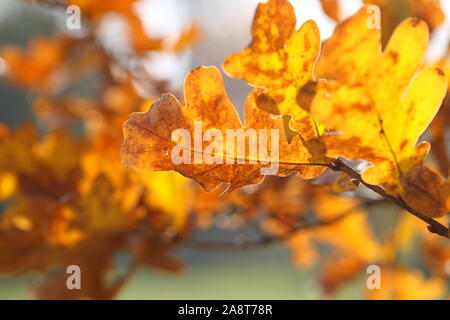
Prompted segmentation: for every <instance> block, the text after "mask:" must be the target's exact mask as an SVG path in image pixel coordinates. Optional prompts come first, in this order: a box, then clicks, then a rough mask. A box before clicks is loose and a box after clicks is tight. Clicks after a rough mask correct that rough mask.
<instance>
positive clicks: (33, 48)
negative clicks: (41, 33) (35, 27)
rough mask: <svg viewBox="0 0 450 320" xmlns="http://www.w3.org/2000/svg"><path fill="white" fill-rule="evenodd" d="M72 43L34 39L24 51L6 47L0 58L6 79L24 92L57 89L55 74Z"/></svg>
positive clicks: (65, 40) (71, 40)
mask: <svg viewBox="0 0 450 320" xmlns="http://www.w3.org/2000/svg"><path fill="white" fill-rule="evenodd" d="M74 43H75V39H73V38H68V37H60V38H54V39H53V38H45V37H37V38H34V39H33V40H32V41H31V43H30V45H29V48H28V49H27V50H26V51H24V50H22V49H19V48H17V47H14V46H5V47H3V48H2V50H1V51H0V57H1V58H3V59H4V60H5V62H6V65H7V77H8V79H9V80H10V81H11V82H13V83H14V84H16V85H18V86H21V87H25V88H38V89H42V90H53V89H55V88H56V87H57V86H58V80H59V79H58V78H57V77H56V75H55V71H56V69H57V68H58V67H60V66H61V64H62V63H63V61H64V59H65V57H66V55H67V53H68V50H69V49H70V47H71V46H72V45H73V44H74Z"/></svg>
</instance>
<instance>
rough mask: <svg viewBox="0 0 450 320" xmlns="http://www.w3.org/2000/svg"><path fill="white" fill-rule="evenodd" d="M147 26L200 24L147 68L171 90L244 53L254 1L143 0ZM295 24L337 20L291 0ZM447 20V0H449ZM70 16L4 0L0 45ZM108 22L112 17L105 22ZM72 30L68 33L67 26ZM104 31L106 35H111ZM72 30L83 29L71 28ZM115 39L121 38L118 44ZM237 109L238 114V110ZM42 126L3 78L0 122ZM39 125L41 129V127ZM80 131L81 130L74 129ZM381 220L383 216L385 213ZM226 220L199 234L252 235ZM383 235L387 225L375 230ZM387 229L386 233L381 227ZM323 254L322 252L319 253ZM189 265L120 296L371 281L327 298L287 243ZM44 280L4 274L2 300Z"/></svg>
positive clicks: (173, 29) (349, 8) (327, 27)
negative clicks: (327, 290)
mask: <svg viewBox="0 0 450 320" xmlns="http://www.w3.org/2000/svg"><path fill="white" fill-rule="evenodd" d="M142 2H143V4H142V10H139V14H140V15H141V16H142V17H143V21H144V25H145V27H146V28H148V29H149V30H152V32H153V35H158V36H162V37H170V36H173V35H174V34H177V33H179V32H180V30H181V29H183V28H185V27H186V26H188V25H189V24H190V23H191V22H192V21H194V22H195V23H196V24H198V26H199V28H200V39H199V41H198V42H197V43H196V44H195V45H194V46H192V47H191V48H188V49H187V50H186V51H184V52H182V53H177V54H171V53H162V54H159V53H155V54H154V56H153V57H152V61H151V62H149V66H148V68H149V70H151V73H152V75H153V76H154V77H155V78H156V79H169V80H170V81H171V84H170V90H171V91H179V90H181V88H182V82H183V79H184V76H185V74H186V73H187V71H188V70H190V69H191V68H193V67H195V66H198V65H216V66H218V67H220V65H221V63H222V61H223V60H224V58H225V57H226V56H228V55H229V54H230V53H233V52H236V51H239V50H241V48H243V47H245V46H246V45H247V44H248V43H249V41H250V26H251V21H252V17H253V14H254V9H255V7H256V5H257V3H258V1H256V0H245V1H240V0H229V1H222V0H189V1H187V0H149V1H142ZM343 2H344V5H343V10H344V15H345V16H348V15H350V14H351V13H352V12H354V11H355V10H356V8H358V7H359V6H360V3H359V1H352V0H349V1H343ZM292 3H293V4H294V6H295V8H296V11H297V14H298V16H299V23H301V22H304V21H306V20H307V19H314V20H315V21H316V22H317V23H318V25H319V26H320V28H321V34H322V37H323V38H324V39H325V38H327V37H329V36H330V35H331V33H332V30H333V28H334V26H335V22H334V21H333V20H332V19H330V18H329V17H327V16H326V15H325V14H324V13H323V11H322V8H321V7H320V4H319V1H316V0H293V1H292ZM443 5H444V8H445V10H446V12H447V15H448V16H450V1H446V0H444V1H443ZM66 17H67V15H66V14H65V12H64V10H60V9H56V10H55V9H54V8H52V7H51V6H47V5H45V4H44V5H43V4H41V3H36V2H33V1H18V0H2V1H1V2H0V47H3V46H4V45H11V44H13V45H17V46H19V47H22V48H25V47H26V46H27V43H28V42H29V40H30V39H32V38H33V37H35V36H37V35H48V36H52V35H55V34H58V33H60V31H61V30H65V22H66ZM109 18H110V20H111V22H110V23H111V26H112V25H114V23H115V20H114V17H109ZM114 30H115V29H114V27H111V28H110V29H109V30H108V28H106V29H105V30H104V32H105V33H106V34H107V38H111V39H112V40H111V45H112V46H114V45H116V44H115V42H114V41H115V40H117V41H118V43H119V44H120V41H121V39H120V35H119V34H118V33H117V32H114ZM65 31H67V30H65ZM108 32H109V33H110V34H109V35H108ZM74 33H75V34H76V33H77V31H75V32H74ZM449 33H450V25H449V23H448V21H447V22H446V23H445V24H444V25H442V26H441V27H440V28H439V29H438V30H437V31H436V33H435V36H434V38H433V43H432V47H431V50H430V60H432V59H433V58H436V57H439V56H442V55H443V53H444V52H445V50H446V45H447V44H446V43H445V41H444V40H443V39H446V38H448V35H449ZM116 37H117V39H116ZM5 68H6V65H5V61H3V60H0V73H4V72H5ZM224 79H225V86H226V88H227V90H228V92H229V95H230V98H231V100H232V101H233V102H234V104H235V105H236V106H238V107H239V106H242V105H243V104H244V99H245V96H246V94H247V92H248V91H249V89H250V87H249V86H247V85H246V84H245V83H244V82H243V81H240V80H232V79H230V78H228V77H225V78H224ZM96 85H97V79H96V78H95V76H94V77H92V78H86V79H84V80H83V81H82V82H81V83H77V84H76V86H75V87H72V88H71V89H70V90H72V91H73V92H77V93H80V94H83V93H84V92H89V91H90V90H93V88H95V86H96ZM240 111H241V110H240ZM29 120H31V121H36V118H35V116H34V113H33V112H32V106H31V98H30V96H29V95H28V94H27V93H25V91H23V90H20V89H18V88H17V87H15V86H13V85H11V84H10V83H9V82H7V81H1V82H0V121H1V122H2V123H4V124H7V125H8V126H11V127H14V128H17V127H18V126H19V124H20V123H22V122H24V121H29ZM38 124H40V125H41V126H42V123H39V122H38ZM73 130H74V131H75V132H77V130H79V129H77V128H76V127H75V128H73ZM391 211H392V209H391V208H390V207H383V206H382V207H377V208H374V209H371V211H370V212H369V214H368V216H369V219H370V220H371V222H372V223H373V224H374V226H375V229H376V228H377V227H376V226H377V225H384V226H389V224H390V223H392V222H393V221H395V219H396V218H397V213H396V212H394V211H392V212H391ZM381 214H382V215H383V218H382V219H380V215H381ZM223 219H224V217H223V216H221V215H220V214H219V215H218V216H217V217H216V218H215V220H214V221H213V226H212V227H211V228H210V229H208V230H205V231H200V232H199V234H197V237H198V238H199V239H205V240H208V241H213V242H214V241H228V242H230V241H234V240H235V239H236V238H237V237H238V238H239V237H241V238H242V237H245V238H248V239H252V237H254V232H253V230H252V229H251V228H249V227H244V228H241V229H238V230H234V231H230V230H224V228H223ZM379 229H380V230H381V229H382V228H379ZM380 232H381V231H380ZM322 249H323V250H326V248H321V250H322ZM175 255H176V256H178V257H180V258H181V260H182V261H183V264H184V265H185V269H184V270H182V271H181V272H177V273H169V272H165V271H159V270H156V271H155V270H147V269H140V270H139V271H138V272H136V273H135V274H134V275H133V276H132V277H131V279H129V281H128V282H127V283H126V284H125V286H124V287H123V289H122V290H121V291H120V293H119V294H118V296H117V298H119V299H319V298H338V299H339V298H345V299H360V298H362V297H364V291H365V290H366V288H365V277H366V276H365V275H364V274H361V275H360V276H358V277H357V278H355V279H353V280H352V281H350V282H349V283H348V284H346V285H345V286H343V287H342V288H341V289H340V290H339V291H338V292H337V293H336V294H334V295H333V296H327V295H326V294H324V292H323V290H322V289H321V287H320V283H319V281H320V279H319V269H320V266H321V265H322V264H323V261H319V262H317V263H316V264H315V265H314V266H313V267H312V268H310V269H308V270H299V269H297V268H296V267H295V266H294V265H293V263H292V255H291V251H290V250H289V249H288V248H286V246H285V245H283V244H282V243H274V244H271V245H269V246H267V247H262V248H258V249H252V250H232V251H220V250H219V251H214V250H211V251H203V250H197V249H192V248H187V247H183V246H181V247H178V248H176V249H175ZM404 259H406V260H408V261H409V262H410V263H411V264H412V265H414V266H415V267H417V268H421V267H422V266H421V264H420V262H419V261H418V260H416V257H414V255H409V256H407V257H404ZM115 263H116V265H117V267H118V270H119V271H120V269H121V268H125V266H126V263H127V258H126V257H124V256H122V255H120V254H117V256H116V262H115ZM38 281H39V276H38V275H37V274H36V273H34V272H24V273H20V274H18V275H15V276H6V275H0V299H27V298H31V297H32V296H31V293H30V291H29V286H30V284H31V285H33V283H35V282H38Z"/></svg>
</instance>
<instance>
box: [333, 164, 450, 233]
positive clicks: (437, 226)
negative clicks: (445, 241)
mask: <svg viewBox="0 0 450 320" xmlns="http://www.w3.org/2000/svg"><path fill="white" fill-rule="evenodd" d="M328 167H329V168H330V169H331V170H333V171H341V172H344V173H346V174H348V175H349V176H350V177H352V178H353V179H356V180H357V181H358V182H359V183H361V184H362V185H364V186H365V187H366V188H368V189H370V190H372V191H374V192H376V193H377V194H379V195H380V196H382V197H383V198H386V199H389V200H391V201H392V202H394V203H395V204H396V205H398V206H399V207H401V208H403V209H405V210H406V211H408V212H409V213H411V214H412V215H414V216H416V217H417V218H419V219H420V220H422V221H424V222H425V223H427V224H428V226H427V228H428V230H429V231H430V232H432V233H436V234H438V235H440V236H442V237H445V238H450V236H449V229H448V228H447V227H445V226H444V225H442V224H441V223H439V222H438V221H436V220H434V219H433V218H430V217H427V216H425V215H423V214H421V213H420V212H417V211H416V210H414V209H413V208H411V207H410V206H409V205H408V204H406V203H405V201H404V200H403V199H402V198H400V197H396V196H394V195H391V194H388V193H386V191H385V190H384V189H383V188H381V187H380V186H376V185H372V184H369V183H367V182H365V181H364V180H363V178H362V177H361V175H360V174H359V173H358V172H356V171H355V170H353V169H352V168H350V167H349V166H347V165H346V164H345V163H344V162H342V161H341V160H339V159H337V160H336V161H334V162H333V163H332V164H331V165H329V166H328Z"/></svg>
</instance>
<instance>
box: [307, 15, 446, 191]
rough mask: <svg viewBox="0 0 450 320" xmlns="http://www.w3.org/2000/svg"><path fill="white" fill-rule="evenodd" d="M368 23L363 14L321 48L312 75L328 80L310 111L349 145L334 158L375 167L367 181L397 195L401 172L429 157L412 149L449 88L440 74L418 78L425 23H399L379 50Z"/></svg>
mask: <svg viewBox="0 0 450 320" xmlns="http://www.w3.org/2000/svg"><path fill="white" fill-rule="evenodd" d="M367 18H368V17H367V10H366V8H363V9H361V10H360V11H359V12H358V13H357V14H355V15H354V16H352V17H350V18H349V19H348V20H346V21H344V22H343V23H341V24H340V25H339V26H338V27H337V28H336V30H335V32H334V34H333V36H332V37H331V38H330V39H329V40H328V41H327V42H326V44H325V46H324V50H323V55H322V57H321V59H320V61H319V62H318V68H317V70H318V74H319V75H320V76H321V77H324V78H327V79H330V81H329V82H325V81H321V82H320V84H319V88H318V93H317V95H316V97H315V100H314V102H313V104H312V109H311V110H312V113H313V114H314V116H315V117H317V118H318V119H319V120H320V121H323V122H324V123H326V124H327V125H329V126H330V128H331V129H332V130H336V131H338V132H340V133H342V138H344V139H345V138H349V137H352V138H353V139H354V145H353V146H351V147H350V148H345V147H344V148H342V149H341V150H340V151H338V153H340V154H338V155H341V156H344V157H347V158H349V159H358V158H359V159H364V160H368V161H371V162H372V163H373V164H374V165H373V166H372V167H370V168H368V169H367V170H365V171H364V173H363V178H364V180H365V181H366V182H368V183H370V184H375V185H381V186H383V187H384V188H385V189H386V190H387V191H388V192H390V193H396V194H400V193H401V187H400V182H399V179H400V174H401V173H405V172H407V171H408V170H409V169H411V168H413V167H415V166H417V165H419V164H421V163H422V161H423V159H424V157H425V156H426V155H427V153H428V151H429V144H428V143H420V144H418V145H416V143H417V140H418V138H419V137H420V135H421V134H422V133H423V131H424V130H425V129H426V127H427V126H428V125H429V123H430V122H431V120H432V119H433V117H434V116H435V115H436V113H437V111H438V109H439V106H440V103H441V102H442V99H443V98H444V96H445V91H446V87H447V82H446V77H445V75H444V73H443V72H442V71H441V70H439V69H434V68H429V69H425V70H422V71H420V72H418V73H417V70H418V68H419V67H420V65H421V62H422V59H423V56H424V54H425V51H426V48H427V44H428V30H427V27H426V25H425V23H423V22H420V21H417V20H414V19H407V20H405V21H404V22H403V23H402V24H401V25H400V26H399V27H398V28H397V29H396V30H395V32H394V34H393V35H392V37H391V39H390V41H389V43H388V45H387V47H386V49H385V50H384V51H383V52H382V51H381V42H380V31H379V30H376V29H371V28H368V26H367ZM355 43H356V47H355V46H354V45H355ZM355 146H356V147H355ZM370 149H371V150H372V153H371V154H369V153H367V150H370Z"/></svg>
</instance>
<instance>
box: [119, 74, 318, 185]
mask: <svg viewBox="0 0 450 320" xmlns="http://www.w3.org/2000/svg"><path fill="white" fill-rule="evenodd" d="M184 94H185V106H181V104H180V103H179V102H178V100H177V99H176V98H175V97H174V96H172V95H169V94H166V95H163V96H162V97H161V98H160V99H159V100H158V101H157V102H156V103H154V104H153V105H152V106H151V107H150V109H149V110H148V111H147V112H146V113H134V114H132V115H131V116H130V118H129V119H128V121H127V122H126V123H125V125H124V134H125V142H124V144H123V146H122V153H121V156H122V162H123V164H124V165H125V166H126V167H129V168H133V169H135V170H137V171H155V170H156V171H171V170H175V171H178V172H180V173H181V174H183V175H184V176H186V177H189V178H192V179H194V180H196V181H197V182H198V183H200V185H202V186H203V187H204V188H205V189H206V190H212V189H214V188H215V187H217V186H218V185H219V184H221V183H229V184H231V186H230V190H233V189H235V188H238V187H240V186H243V185H248V184H256V183H259V182H261V181H262V179H263V177H264V175H263V174H265V173H263V171H262V170H261V169H267V168H268V167H269V166H270V165H274V166H276V167H277V168H276V169H275V170H274V171H273V173H270V174H275V173H276V174H278V175H288V174H291V173H294V172H295V173H296V174H297V175H298V176H300V177H303V178H313V177H316V176H318V175H320V174H321V173H322V172H323V168H321V167H317V166H313V165H312V164H323V163H326V161H327V159H325V158H324V157H323V156H322V155H321V154H315V153H314V154H312V153H310V152H309V150H308V148H307V147H306V146H305V145H303V143H302V141H301V140H300V137H298V136H296V137H294V139H293V140H292V141H291V143H288V142H287V140H286V137H285V133H284V123H283V119H282V118H281V117H275V118H274V117H272V116H271V115H270V114H269V113H268V112H266V111H264V110H261V109H259V108H257V107H256V105H255V96H257V94H258V89H255V90H254V91H253V92H252V93H250V95H249V96H248V99H247V102H246V105H245V112H244V114H245V127H244V126H242V124H241V121H240V119H239V116H238V114H237V112H236V109H235V108H234V106H233V105H232V104H231V102H230V101H229V99H228V97H227V95H226V92H225V89H224V86H223V80H222V76H221V74H220V71H219V70H217V69H216V68H215V67H200V68H197V69H194V70H192V71H191V72H190V73H189V74H188V75H187V77H186V80H185V84H184ZM177 129H181V130H182V131H181V133H180V135H179V136H177V131H178V130H177ZM244 130H245V131H244ZM178 132H180V131H178ZM203 132H204V134H203ZM237 132H241V134H242V135H241V138H239V137H238V138H237V139H235V136H233V134H234V133H237ZM245 134H247V135H248V136H245ZM227 135H228V138H229V137H231V138H229V140H228V141H227V139H226V137H227ZM247 138H248V139H247ZM192 140H193V141H192ZM235 140H240V141H241V142H240V143H239V142H238V143H237V144H240V146H238V147H236V144H235ZM258 145H259V147H258ZM255 147H258V150H259V152H257V151H256V148H255ZM308 147H310V146H308ZM277 149H278V152H277ZM311 149H314V145H313V146H311ZM277 153H278V156H277V157H276V158H278V159H275V157H274V156H275V155H276V154H277ZM174 159H176V160H174ZM269 170H271V169H269Z"/></svg>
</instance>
